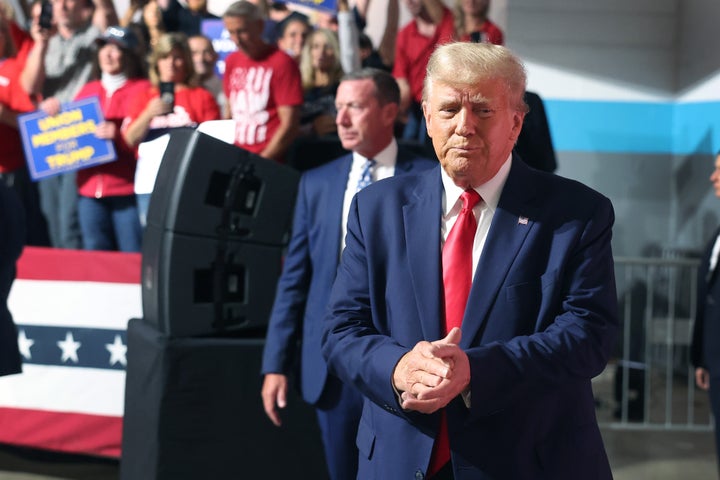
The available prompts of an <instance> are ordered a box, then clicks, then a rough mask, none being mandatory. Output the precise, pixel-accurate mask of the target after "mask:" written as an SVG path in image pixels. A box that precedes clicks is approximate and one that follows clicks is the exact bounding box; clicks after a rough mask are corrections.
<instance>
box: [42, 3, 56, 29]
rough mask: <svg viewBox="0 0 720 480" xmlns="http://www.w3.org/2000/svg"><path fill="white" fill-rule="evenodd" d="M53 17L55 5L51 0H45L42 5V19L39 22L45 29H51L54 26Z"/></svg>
mask: <svg viewBox="0 0 720 480" xmlns="http://www.w3.org/2000/svg"><path fill="white" fill-rule="evenodd" d="M52 19H53V7H52V2H51V0H43V2H42V4H41V6H40V19H39V20H38V24H39V25H40V28H42V29H43V30H50V28H52Z"/></svg>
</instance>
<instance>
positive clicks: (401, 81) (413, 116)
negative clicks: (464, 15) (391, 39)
mask: <svg viewBox="0 0 720 480" xmlns="http://www.w3.org/2000/svg"><path fill="white" fill-rule="evenodd" d="M404 2H405V6H406V7H407V9H408V10H409V11H410V14H411V15H412V17H413V19H412V20H411V21H410V23H408V24H407V25H405V26H404V27H403V28H402V29H401V30H400V32H399V33H398V38H397V43H396V44H395V65H394V66H393V71H392V74H393V77H395V79H396V80H397V82H398V85H400V101H401V103H400V108H401V111H404V112H406V114H407V123H406V125H405V131H404V132H403V138H404V139H410V140H417V141H420V142H423V143H425V142H426V141H427V132H426V128H425V123H424V119H423V115H422V107H421V106H420V104H421V102H422V89H423V81H424V80H425V68H426V67H427V64H428V60H429V59H430V54H432V52H433V51H434V50H435V47H436V46H437V45H440V44H443V43H447V42H450V41H452V40H453V39H454V35H455V28H454V24H453V14H452V12H451V11H450V10H449V9H448V8H447V7H445V5H444V4H443V3H442V1H441V0H404Z"/></svg>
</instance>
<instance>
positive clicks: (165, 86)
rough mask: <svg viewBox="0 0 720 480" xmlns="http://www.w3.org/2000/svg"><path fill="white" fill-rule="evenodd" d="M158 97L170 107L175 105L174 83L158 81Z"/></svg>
mask: <svg viewBox="0 0 720 480" xmlns="http://www.w3.org/2000/svg"><path fill="white" fill-rule="evenodd" d="M160 98H161V99H162V101H163V102H165V103H167V104H168V105H170V107H173V108H174V107H175V84H174V83H173V82H160Z"/></svg>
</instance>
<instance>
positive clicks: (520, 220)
mask: <svg viewBox="0 0 720 480" xmlns="http://www.w3.org/2000/svg"><path fill="white" fill-rule="evenodd" d="M518 224H519V225H527V224H528V217H520V218H518Z"/></svg>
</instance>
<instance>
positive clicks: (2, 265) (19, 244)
mask: <svg viewBox="0 0 720 480" xmlns="http://www.w3.org/2000/svg"><path fill="white" fill-rule="evenodd" d="M24 212H25V211H24V210H23V206H22V203H21V202H20V198H19V197H18V195H17V194H16V193H15V192H14V191H13V190H10V188H8V187H7V186H5V184H4V183H3V182H0V225H2V235H0V302H1V303H0V376H3V375H11V374H14V373H20V372H21V371H22V363H21V358H20V351H19V350H18V334H17V328H16V327H15V323H14V322H13V317H12V314H11V313H10V310H8V307H7V298H8V295H10V287H11V286H12V284H13V281H14V280H15V262H17V259H18V258H19V257H20V253H22V249H23V245H24V244H25V213H24Z"/></svg>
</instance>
